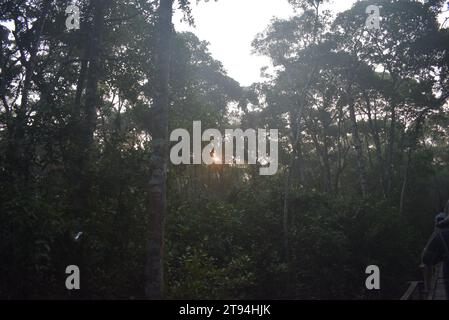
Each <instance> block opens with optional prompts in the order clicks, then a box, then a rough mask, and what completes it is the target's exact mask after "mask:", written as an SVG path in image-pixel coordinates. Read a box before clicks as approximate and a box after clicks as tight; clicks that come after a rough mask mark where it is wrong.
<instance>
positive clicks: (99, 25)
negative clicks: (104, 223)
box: [72, 0, 109, 298]
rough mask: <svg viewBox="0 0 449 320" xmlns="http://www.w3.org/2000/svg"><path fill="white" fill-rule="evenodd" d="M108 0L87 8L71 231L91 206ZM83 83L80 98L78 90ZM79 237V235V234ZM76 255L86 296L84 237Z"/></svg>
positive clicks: (82, 225) (82, 223) (83, 225)
mask: <svg viewBox="0 0 449 320" xmlns="http://www.w3.org/2000/svg"><path fill="white" fill-rule="evenodd" d="M108 2H109V1H108V0H91V3H90V6H89V8H91V10H93V11H92V13H93V21H92V26H91V30H90V32H89V39H88V42H87V47H86V54H85V56H86V57H87V62H83V67H82V68H81V70H80V76H79V79H83V80H82V81H80V80H79V82H78V88H77V95H76V98H75V99H76V102H77V103H78V105H76V106H77V107H79V110H78V111H76V112H74V113H73V115H74V116H75V119H74V122H75V129H76V130H75V131H76V132H75V135H74V136H73V137H72V139H74V141H75V143H74V144H75V146H76V147H75V150H74V151H75V154H74V155H73V158H74V163H73V165H74V170H73V172H72V179H73V184H74V186H75V187H74V195H73V199H72V201H73V203H72V216H73V218H74V219H75V220H76V224H77V226H75V227H76V228H78V229H77V230H74V231H75V232H80V231H82V232H84V233H86V232H88V231H89V230H88V228H87V226H88V225H87V222H88V220H89V218H90V213H91V210H92V205H91V201H90V198H91V190H92V176H93V172H92V166H93V164H92V152H93V144H94V132H95V130H96V127H97V109H98V107H99V104H100V102H101V98H100V95H99V91H98V83H99V81H100V77H101V75H100V71H101V44H102V41H103V33H104V23H105V12H106V6H107V4H108ZM84 82H85V84H86V91H85V96H84V101H83V99H82V95H81V94H82V91H83V89H84V88H83V87H84ZM82 239H83V238H82ZM78 250H79V252H78V254H77V259H79V262H78V263H79V267H80V269H82V270H84V272H83V275H84V279H85V281H84V282H83V283H84V286H83V289H82V292H81V295H82V297H84V298H87V297H88V296H89V284H90V281H89V278H90V272H89V271H90V270H89V266H88V265H89V253H88V252H87V250H88V246H87V243H86V241H81V242H80V245H79V247H78Z"/></svg>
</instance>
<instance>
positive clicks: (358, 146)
mask: <svg viewBox="0 0 449 320" xmlns="http://www.w3.org/2000/svg"><path fill="white" fill-rule="evenodd" d="M349 114H350V118H351V122H352V135H353V141H354V149H355V151H356V158H357V173H358V176H359V180H360V188H361V191H362V196H363V197H364V198H366V196H367V194H368V184H367V179H366V169H365V159H364V156H363V148H362V141H361V139H360V134H359V127H358V125H357V118H356V115H355V107H354V101H353V99H352V98H351V101H350V103H349Z"/></svg>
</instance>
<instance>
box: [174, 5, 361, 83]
mask: <svg viewBox="0 0 449 320" xmlns="http://www.w3.org/2000/svg"><path fill="white" fill-rule="evenodd" d="M195 2H196V1H192V3H193V4H192V6H193V17H194V18H195V24H196V28H191V27H189V26H188V25H187V24H186V23H181V22H180V20H181V17H182V16H181V14H180V13H179V12H177V14H176V15H175V19H174V23H175V26H176V29H177V30H178V31H192V32H193V33H195V34H196V35H197V36H198V37H199V38H200V39H201V40H206V41H208V42H209V43H210V46H209V49H210V51H211V53H212V56H213V57H214V58H215V59H217V60H219V61H221V62H222V63H223V65H224V67H225V69H226V70H227V71H228V74H229V75H230V76H231V77H233V78H234V79H236V80H237V81H239V82H240V84H241V85H244V86H247V85H250V84H252V83H253V82H256V81H260V80H261V77H260V69H261V68H262V67H263V66H266V65H269V60H268V58H266V57H261V56H257V55H252V54H251V51H252V47H251V42H252V41H253V40H254V38H255V37H256V35H257V34H258V33H260V32H262V31H264V30H265V29H266V27H267V26H268V25H269V23H270V20H271V19H272V18H273V17H277V18H284V19H285V18H288V17H290V16H292V15H294V14H295V13H294V10H293V7H292V6H291V5H289V4H288V1H287V0H219V1H218V2H215V1H213V0H210V1H209V2H204V1H201V2H200V3H199V4H198V5H196V4H195ZM354 2H355V0H334V1H333V4H332V10H333V11H342V10H346V9H349V8H350V7H351V5H352V3H354Z"/></svg>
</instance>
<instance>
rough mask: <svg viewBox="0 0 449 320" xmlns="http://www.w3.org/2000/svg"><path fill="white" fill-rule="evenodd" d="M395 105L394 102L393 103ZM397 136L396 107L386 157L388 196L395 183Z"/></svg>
mask: <svg viewBox="0 0 449 320" xmlns="http://www.w3.org/2000/svg"><path fill="white" fill-rule="evenodd" d="M393 104H394V102H393ZM395 135H396V107H395V105H393V106H392V109H391V119H390V130H389V135H388V150H387V156H386V158H387V159H386V165H385V167H386V176H387V177H386V187H387V190H386V191H387V192H386V193H387V195H388V194H390V192H391V188H392V183H393V182H392V181H393V160H394V159H393V158H394V142H395Z"/></svg>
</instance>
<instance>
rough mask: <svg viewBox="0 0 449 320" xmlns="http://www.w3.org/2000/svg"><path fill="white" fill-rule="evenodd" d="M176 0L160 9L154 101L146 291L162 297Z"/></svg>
mask: <svg viewBox="0 0 449 320" xmlns="http://www.w3.org/2000/svg"><path fill="white" fill-rule="evenodd" d="M172 16H173V0H160V1H159V7H158V10H157V22H156V45H155V79H156V82H155V84H154V97H153V104H152V109H153V110H152V111H153V112H152V115H153V119H152V128H151V136H152V147H153V149H152V155H151V164H152V173H151V177H150V181H149V197H150V199H149V200H150V206H149V208H148V212H149V217H150V230H149V235H148V236H149V239H148V257H147V263H146V266H145V276H146V279H145V293H146V296H147V298H149V299H161V298H162V297H163V285H164V234H165V215H166V210H167V204H166V177H167V161H168V107H169V74H170V57H171V50H170V42H171V38H172V33H173V25H172Z"/></svg>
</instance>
